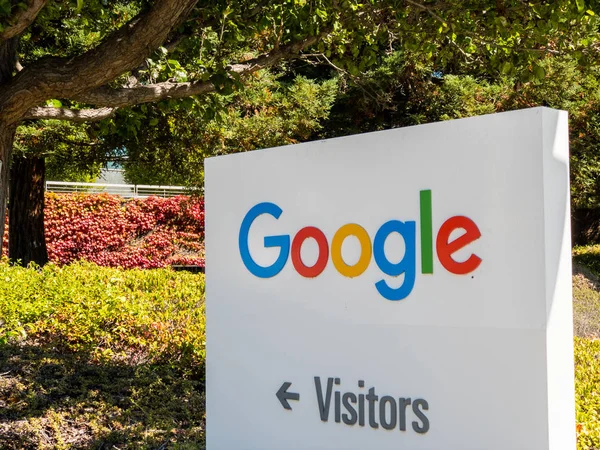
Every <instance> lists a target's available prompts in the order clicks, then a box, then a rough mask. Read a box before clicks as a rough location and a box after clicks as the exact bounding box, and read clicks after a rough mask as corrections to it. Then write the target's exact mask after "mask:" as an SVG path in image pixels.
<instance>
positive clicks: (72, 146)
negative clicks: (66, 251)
mask: <svg viewBox="0 0 600 450" xmlns="http://www.w3.org/2000/svg"><path fill="white" fill-rule="evenodd" d="M94 131H95V130H93V129H92V127H91V126H90V125H88V124H73V123H70V122H61V121H56V120H41V121H37V122H36V123H34V124H29V125H22V126H20V127H19V128H18V129H17V134H16V137H15V142H14V150H13V156H12V164H11V177H10V190H9V192H10V199H9V235H10V240H9V251H8V253H9V255H10V256H11V257H12V258H13V259H14V260H18V261H21V262H22V263H24V264H28V263H29V262H30V261H35V262H36V263H37V264H39V265H42V264H44V263H45V262H47V261H48V252H47V250H46V239H45V235H44V190H45V184H46V183H45V181H46V173H47V172H48V173H50V176H51V179H54V180H65V181H90V178H96V177H97V176H98V175H99V174H100V170H101V168H102V165H103V163H104V162H105V161H106V159H107V158H106V157H107V155H106V153H105V151H104V149H103V148H102V146H101V145H100V142H99V140H98V138H97V137H96V135H97V133H95V132H94ZM23 205H29V207H23Z"/></svg>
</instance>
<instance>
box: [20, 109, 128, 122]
mask: <svg viewBox="0 0 600 450" xmlns="http://www.w3.org/2000/svg"><path fill="white" fill-rule="evenodd" d="M116 111H117V108H98V109H77V110H76V109H68V108H54V107H51V106H36V107H35V108H31V109H30V110H29V111H27V113H26V114H25V117H23V119H55V120H68V121H70V122H77V123H83V122H98V121H100V120H102V119H106V118H108V117H111V116H112V115H113V114H114V113H115V112H116Z"/></svg>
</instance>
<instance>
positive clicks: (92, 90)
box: [0, 0, 597, 242]
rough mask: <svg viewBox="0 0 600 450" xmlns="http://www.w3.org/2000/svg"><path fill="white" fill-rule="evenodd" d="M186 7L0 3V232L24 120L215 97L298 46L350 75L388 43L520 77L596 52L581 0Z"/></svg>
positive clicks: (86, 117)
mask: <svg viewBox="0 0 600 450" xmlns="http://www.w3.org/2000/svg"><path fill="white" fill-rule="evenodd" d="M105 3H106V5H105ZM197 3H198V0H155V1H153V2H146V1H144V2H142V1H139V2H120V1H116V2H111V3H110V5H109V4H108V2H107V1H106V0H91V1H89V2H85V3H84V2H82V1H81V0H77V4H76V5H72V4H69V3H66V2H59V1H50V0H29V1H28V2H27V3H18V4H12V3H10V2H8V1H7V0H4V1H3V2H2V3H0V27H1V28H0V163H1V167H0V235H1V234H2V231H3V227H4V214H5V208H4V207H3V205H5V204H6V195H7V187H8V173H9V164H10V160H11V154H12V148H13V140H14V136H15V131H16V128H17V126H18V125H19V123H21V122H22V121H23V120H28V119H59V120H69V121H74V122H89V121H98V120H102V119H105V118H107V117H110V116H111V115H113V114H115V112H116V110H117V109H119V108H121V109H123V108H127V107H131V106H133V105H136V104H143V103H152V102H157V101H166V99H169V100H168V101H169V102H172V101H173V100H174V99H180V98H185V97H189V96H199V95H206V94H207V93H209V92H214V91H217V92H221V93H224V94H228V93H230V92H231V91H232V89H234V88H241V87H243V83H244V81H245V80H246V79H247V77H248V76H249V75H250V74H252V73H254V72H257V71H258V70H260V69H263V68H266V67H270V66H274V65H277V64H279V63H280V62H281V61H284V60H287V59H292V58H296V57H298V55H299V54H300V53H301V52H303V51H304V50H306V49H308V48H309V47H311V48H312V49H313V52H316V53H313V55H316V57H317V58H321V59H322V60H325V61H327V62H328V64H330V65H331V66H333V67H335V68H337V69H339V70H342V71H345V72H347V73H349V74H351V75H353V76H356V75H357V74H358V73H360V72H361V71H364V70H365V69H367V68H368V67H370V66H371V65H373V64H375V63H377V62H378V61H379V60H380V59H381V57H382V56H383V54H384V52H385V51H387V49H390V50H392V51H393V50H394V48H398V47H402V48H406V49H409V50H410V49H412V50H414V51H418V53H419V54H421V55H422V56H423V58H427V59H430V60H432V61H434V63H435V64H437V65H440V67H443V68H446V67H454V68H460V67H462V66H464V65H469V66H471V67H473V68H474V70H479V71H481V72H485V71H486V70H494V71H499V70H501V71H503V72H504V73H506V74H519V75H523V76H529V77H540V76H543V72H542V68H541V67H540V66H539V64H537V63H536V62H535V61H537V60H539V59H541V58H542V57H543V56H544V55H546V54H548V53H560V52H563V51H569V52H572V53H574V54H575V53H576V58H577V59H578V60H580V61H582V62H583V61H586V60H589V59H592V58H595V56H596V54H595V47H594V46H593V45H592V44H594V42H595V41H593V36H595V33H596V29H597V21H596V17H595V15H594V14H593V13H592V11H591V10H587V9H586V8H587V7H586V5H585V3H584V1H583V0H577V2H571V1H568V0H561V1H556V2H545V1H541V0H538V1H534V2H530V3H529V4H525V3H523V2H522V1H520V0H507V1H497V0H494V1H492V0H486V1H477V2H475V1H467V2H465V1H458V0H434V1H423V2H419V1H415V0H381V1H375V0H371V1H367V2H362V3H361V2H358V1H356V0H311V1H308V0H276V1H260V0H240V1H238V2H236V3H235V4H231V3H228V2H225V1H223V0H217V1H211V2H200V3H198V4H197ZM588 7H590V8H592V9H593V8H594V7H595V4H594V5H589V6H588ZM54 100H57V101H59V103H56V102H55V101H54ZM49 101H51V103H50V104H48V102H49ZM58 105H60V106H58ZM15 176H18V177H23V178H26V177H27V176H30V175H28V174H26V173H22V174H21V173H17V174H15ZM21 186H22V187H23V188H24V189H25V188H26V187H27V183H21ZM26 197H27V196H23V198H26ZM38 206H39V205H38ZM23 241H24V242H27V241H28V240H27V239H24V240H23Z"/></svg>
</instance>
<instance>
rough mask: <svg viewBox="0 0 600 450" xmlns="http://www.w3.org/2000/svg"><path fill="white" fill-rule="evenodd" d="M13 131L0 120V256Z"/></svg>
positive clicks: (0, 252)
mask: <svg viewBox="0 0 600 450" xmlns="http://www.w3.org/2000/svg"><path fill="white" fill-rule="evenodd" d="M15 131H16V127H15V126H7V125H5V124H2V123H1V122H0V256H2V250H3V249H2V237H3V236H4V228H5V223H6V200H7V198H6V197H7V195H8V180H9V170H10V158H11V154H12V148H13V141H14V138H15Z"/></svg>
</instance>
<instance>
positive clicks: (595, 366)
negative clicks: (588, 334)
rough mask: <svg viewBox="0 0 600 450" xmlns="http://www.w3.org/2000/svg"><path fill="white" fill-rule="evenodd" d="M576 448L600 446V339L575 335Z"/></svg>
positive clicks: (587, 448)
mask: <svg viewBox="0 0 600 450" xmlns="http://www.w3.org/2000/svg"><path fill="white" fill-rule="evenodd" d="M575 366H576V371H575V391H576V392H575V395H576V404H577V448H578V450H594V449H597V448H600V392H599V387H600V340H589V339H580V338H575Z"/></svg>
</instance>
